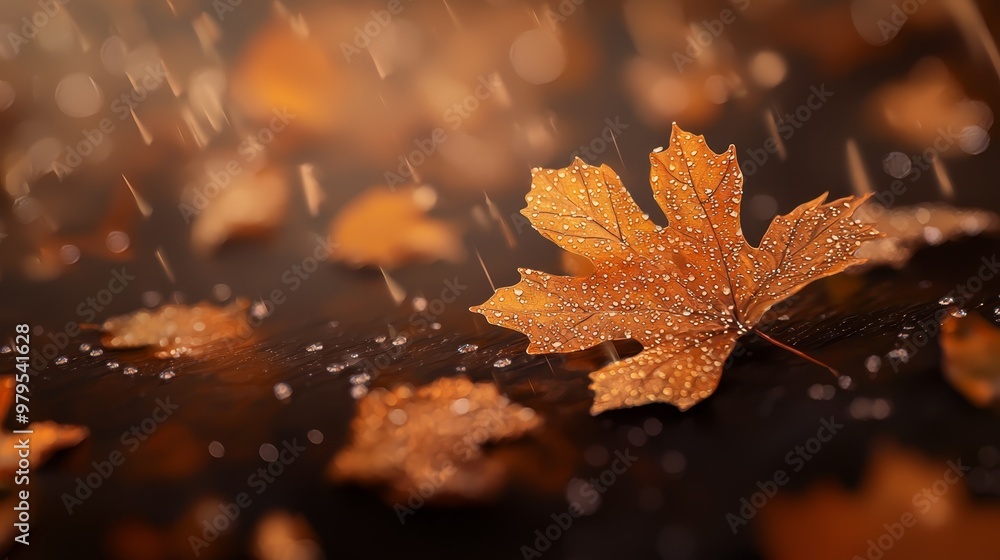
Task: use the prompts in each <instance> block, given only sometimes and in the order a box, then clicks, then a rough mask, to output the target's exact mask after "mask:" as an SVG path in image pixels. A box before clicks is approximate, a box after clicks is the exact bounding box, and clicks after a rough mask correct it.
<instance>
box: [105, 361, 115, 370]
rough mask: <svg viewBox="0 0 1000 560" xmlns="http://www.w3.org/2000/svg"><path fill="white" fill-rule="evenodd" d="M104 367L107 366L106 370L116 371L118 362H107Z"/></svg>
mask: <svg viewBox="0 0 1000 560" xmlns="http://www.w3.org/2000/svg"><path fill="white" fill-rule="evenodd" d="M105 365H107V366H108V369H118V362H113V361H112V362H108V363H107V364H105Z"/></svg>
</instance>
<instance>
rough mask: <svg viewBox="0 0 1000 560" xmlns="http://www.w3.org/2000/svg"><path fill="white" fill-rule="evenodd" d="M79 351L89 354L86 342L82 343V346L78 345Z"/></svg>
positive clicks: (88, 346)
mask: <svg viewBox="0 0 1000 560" xmlns="http://www.w3.org/2000/svg"><path fill="white" fill-rule="evenodd" d="M80 351H81V352H90V345H89V344H87V343H86V342H84V343H83V344H81V345H80Z"/></svg>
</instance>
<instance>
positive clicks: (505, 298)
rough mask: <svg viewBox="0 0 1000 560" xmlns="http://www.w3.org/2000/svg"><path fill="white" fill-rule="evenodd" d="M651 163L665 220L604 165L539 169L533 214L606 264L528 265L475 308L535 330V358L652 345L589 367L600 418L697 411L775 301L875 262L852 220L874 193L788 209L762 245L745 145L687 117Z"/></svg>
mask: <svg viewBox="0 0 1000 560" xmlns="http://www.w3.org/2000/svg"><path fill="white" fill-rule="evenodd" d="M649 159H650V162H651V164H652V169H651V170H650V182H651V184H652V187H653V195H654V198H655V199H656V202H657V203H658V204H659V206H660V208H661V210H663V213H664V214H665V215H666V217H667V219H668V221H669V224H670V225H669V226H667V227H661V226H659V225H656V224H654V223H653V222H652V221H650V219H649V216H648V215H647V214H643V213H642V211H641V210H640V209H639V207H638V206H637V205H636V203H635V201H634V200H632V197H631V196H630V195H629V193H628V191H626V190H625V187H624V186H623V185H622V182H621V178H620V177H618V175H617V174H615V172H614V171H612V170H611V168H610V167H608V166H606V165H601V166H599V167H598V166H591V165H587V164H586V163H584V162H583V161H581V160H579V159H577V160H576V161H575V162H574V163H573V165H570V166H569V167H565V168H563V169H535V170H533V171H532V182H531V190H530V192H529V193H528V195H527V196H526V197H525V200H526V201H527V203H528V206H527V207H526V208H524V209H523V210H521V213H522V214H524V215H525V216H527V217H528V219H529V220H530V221H531V224H532V226H533V227H534V228H535V229H536V230H538V232H539V233H541V234H542V235H543V236H545V237H546V238H548V239H549V240H550V241H552V242H553V243H555V244H556V245H559V246H560V247H562V248H563V249H565V250H567V251H570V252H572V253H576V254H578V255H581V256H584V257H586V258H588V259H590V260H591V261H592V262H593V264H594V272H593V273H592V274H591V275H590V276H589V277H587V278H577V277H567V276H554V275H552V274H546V273H544V272H539V271H536V270H528V269H519V272H520V273H521V281H520V282H518V283H517V284H516V285H514V286H511V287H509V288H501V289H499V290H497V291H496V293H495V294H493V297H491V298H490V299H489V300H488V301H486V302H485V303H483V304H482V305H480V306H477V307H473V308H472V311H475V312H478V313H481V314H483V315H484V316H485V317H486V319H487V320H488V321H489V322H491V323H493V324H495V325H499V326H502V327H507V328H510V329H514V330H517V331H520V332H522V333H524V334H526V335H527V336H528V338H529V339H530V344H529V345H528V352H529V353H532V354H541V353H548V352H572V351H576V350H583V349H585V348H589V347H592V346H595V345H597V344H600V343H602V342H605V341H609V340H619V339H627V338H631V339H635V340H637V341H639V342H640V343H642V345H643V348H644V349H643V351H642V352H640V353H638V354H636V355H635V356H632V357H630V358H626V359H624V360H620V361H616V362H613V363H611V364H608V365H607V366H605V367H603V368H601V369H599V370H597V371H595V372H593V373H591V374H590V377H591V380H592V381H593V383H592V384H591V389H593V391H594V394H595V398H594V405H593V407H592V408H591V413H592V414H598V413H600V412H603V411H605V410H608V409H613V408H622V407H629V406H638V405H642V404H647V403H651V402H657V401H659V402H668V403H671V404H673V405H675V406H677V407H678V408H680V409H681V410H686V409H688V408H690V407H691V406H693V405H694V404H695V403H697V402H699V401H701V400H702V399H704V398H706V397H708V396H709V395H711V394H712V392H713V391H715V388H716V386H718V384H719V378H720V376H721V375H722V368H723V365H724V364H725V361H726V358H727V357H728V356H729V353H730V352H731V351H732V349H733V346H734V345H735V343H736V339H737V338H739V337H740V336H741V335H743V334H745V333H747V332H748V331H749V330H750V329H752V328H753V327H754V326H755V325H756V324H757V323H758V322H759V321H760V319H761V318H762V317H763V315H764V313H765V312H766V311H767V310H768V309H769V308H770V307H771V306H772V305H774V304H775V303H777V302H779V301H781V300H783V299H785V298H787V297H789V296H791V295H793V294H795V293H796V292H798V291H799V290H801V289H802V288H803V287H805V286H806V285H807V284H809V283H810V282H812V281H814V280H817V279H819V278H823V277H825V276H830V275H831V274H836V273H837V272H840V271H842V270H844V269H845V268H847V267H848V266H850V265H853V264H859V263H861V262H863V259H859V258H856V257H855V256H854V252H855V251H856V250H857V248H858V246H860V245H861V243H862V242H864V241H867V240H870V239H874V238H877V237H879V236H880V234H879V233H878V232H877V231H876V230H875V229H874V228H873V227H872V226H871V225H867V224H863V223H861V222H860V221H858V220H855V219H852V214H853V213H854V211H855V210H856V209H857V208H858V206H860V205H861V204H862V203H864V201H865V200H866V199H867V198H868V197H867V196H862V197H847V198H842V199H839V200H835V201H833V202H829V203H826V202H825V201H826V194H824V195H822V196H820V197H819V198H816V199H814V200H811V201H809V202H807V203H805V204H802V205H801V206H799V207H798V208H796V209H795V210H793V211H792V212H790V213H788V214H785V215H783V216H778V217H776V218H775V219H774V221H773V222H772V223H771V225H770V227H769V228H768V230H767V232H766V233H765V234H764V238H763V240H762V241H761V244H760V247H751V246H750V245H749V244H748V243H747V242H746V239H744V237H743V232H742V230H741V227H740V219H739V217H740V214H739V208H740V200H741V198H742V195H743V173H742V172H741V171H740V168H739V165H738V164H737V162H736V148H735V147H734V146H732V145H730V146H729V149H728V150H726V152H725V153H723V154H716V153H714V152H713V151H712V150H711V149H709V147H708V145H707V144H706V143H705V138H704V137H703V136H700V135H693V134H691V133H688V132H685V131H683V130H681V129H680V128H679V127H678V126H677V125H676V124H675V125H674V127H673V131H672V133H671V135H670V145H669V147H668V148H667V149H665V150H659V149H658V150H656V151H654V152H653V153H652V154H650V158H649ZM762 336H764V337H766V335H763V334H762ZM771 340H772V342H776V341H773V339H771Z"/></svg>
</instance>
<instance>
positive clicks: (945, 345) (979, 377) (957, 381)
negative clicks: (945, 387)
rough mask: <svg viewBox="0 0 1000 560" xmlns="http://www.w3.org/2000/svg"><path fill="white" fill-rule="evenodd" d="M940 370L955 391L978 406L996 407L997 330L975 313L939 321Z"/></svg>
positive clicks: (999, 396) (999, 383)
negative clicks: (941, 357) (941, 358)
mask: <svg viewBox="0 0 1000 560" xmlns="http://www.w3.org/2000/svg"><path fill="white" fill-rule="evenodd" d="M941 350H942V352H943V353H944V356H943V360H942V364H941V367H942V369H943V370H944V377H945V379H947V380H948V382H949V383H951V385H952V387H954V388H955V390H956V391H958V392H959V393H961V394H962V395H963V396H965V398H966V399H968V400H969V401H970V402H971V403H972V404H974V405H976V406H980V407H988V406H990V405H1000V328H997V326H996V325H995V324H993V323H991V322H989V321H987V320H986V319H984V318H983V317H982V316H980V315H979V314H978V313H968V314H967V315H965V316H964V317H956V316H954V315H953V314H949V315H947V316H945V318H944V320H943V321H941Z"/></svg>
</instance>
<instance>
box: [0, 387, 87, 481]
mask: <svg viewBox="0 0 1000 560" xmlns="http://www.w3.org/2000/svg"><path fill="white" fill-rule="evenodd" d="M16 386H17V384H16V383H15V381H14V376H13V375H5V376H3V377H2V379H0V417H6V416H7V413H8V412H9V411H10V407H11V405H12V404H13V403H14V394H15V388H16ZM21 429H26V430H31V431H32V433H31V434H30V436H28V437H30V438H31V460H32V467H33V468H37V467H40V466H42V465H43V464H44V463H45V462H46V461H48V460H49V457H51V456H52V455H53V454H54V453H55V452H56V451H59V450H60V449H65V448H67V447H74V446H76V445H77V444H79V443H80V442H81V441H83V440H84V439H86V438H87V436H88V435H90V431H89V430H88V429H87V428H86V427H84V426H72V425H68V424H59V423H56V422H50V421H45V422H32V423H31V424H29V425H28V426H27V427H23V428H21ZM24 437H25V436H23V435H15V434H12V433H9V432H6V431H4V432H2V433H0V446H2V447H0V474H2V475H3V477H4V478H3V479H4V480H5V481H8V480H13V477H14V471H16V470H17V468H18V467H17V465H18V460H19V456H18V452H17V448H15V447H14V444H16V443H17V439H18V438H24Z"/></svg>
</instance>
